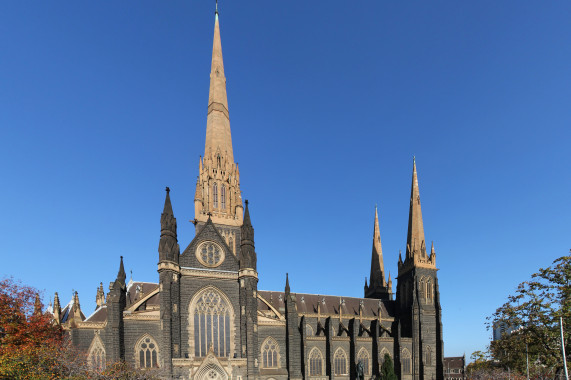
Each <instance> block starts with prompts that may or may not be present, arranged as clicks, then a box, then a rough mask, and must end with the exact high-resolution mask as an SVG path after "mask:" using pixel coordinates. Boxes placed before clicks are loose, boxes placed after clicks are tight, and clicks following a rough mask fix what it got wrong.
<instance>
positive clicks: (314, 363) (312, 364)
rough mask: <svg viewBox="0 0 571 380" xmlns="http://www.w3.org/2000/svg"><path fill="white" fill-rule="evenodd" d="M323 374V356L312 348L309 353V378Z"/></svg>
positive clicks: (316, 349)
mask: <svg viewBox="0 0 571 380" xmlns="http://www.w3.org/2000/svg"><path fill="white" fill-rule="evenodd" d="M322 374H323V355H321V351H319V349H318V348H316V347H314V348H313V349H312V350H311V351H310V352H309V376H321V375H322Z"/></svg>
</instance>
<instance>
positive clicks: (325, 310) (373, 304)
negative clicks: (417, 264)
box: [258, 290, 395, 318]
mask: <svg viewBox="0 0 571 380" xmlns="http://www.w3.org/2000/svg"><path fill="white" fill-rule="evenodd" d="M258 294H259V295H260V296H261V297H262V298H264V299H265V300H266V301H267V302H268V303H269V304H271V305H272V307H274V308H276V309H277V310H278V311H280V312H281V313H284V312H285V302H284V299H285V293H284V292H272V291H268V290H260V291H258ZM292 294H293V295H294V296H295V297H296V304H297V311H298V313H304V314H317V305H318V303H320V304H321V314H339V307H340V303H341V308H342V312H343V316H348V318H349V317H350V316H358V315H359V305H360V303H361V302H362V303H363V317H367V318H377V317H378V315H377V314H378V310H379V304H380V305H381V317H385V318H386V317H388V318H394V316H395V312H394V310H395V307H394V304H395V301H390V300H377V299H371V298H355V297H343V296H330V295H320V294H307V293H292ZM258 309H259V310H265V309H268V306H267V305H265V304H264V303H263V302H262V301H258Z"/></svg>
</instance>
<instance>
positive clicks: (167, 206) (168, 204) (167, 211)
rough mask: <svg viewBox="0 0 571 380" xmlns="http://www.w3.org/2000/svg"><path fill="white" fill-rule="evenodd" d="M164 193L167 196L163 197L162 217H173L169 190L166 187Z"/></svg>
mask: <svg viewBox="0 0 571 380" xmlns="http://www.w3.org/2000/svg"><path fill="white" fill-rule="evenodd" d="M165 191H166V192H167V195H166V196H165V206H164V208H163V214H164V215H173V212H172V204H171V197H170V191H171V189H170V188H169V187H168V186H167V187H166V189H165Z"/></svg>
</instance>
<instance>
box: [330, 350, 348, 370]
mask: <svg viewBox="0 0 571 380" xmlns="http://www.w3.org/2000/svg"><path fill="white" fill-rule="evenodd" d="M333 361H334V367H335V375H346V374H347V354H346V353H345V351H344V350H343V349H342V348H338V349H337V351H335V355H333Z"/></svg>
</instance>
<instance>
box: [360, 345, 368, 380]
mask: <svg viewBox="0 0 571 380" xmlns="http://www.w3.org/2000/svg"><path fill="white" fill-rule="evenodd" d="M359 362H361V363H363V374H364V375H365V376H368V375H369V373H370V371H369V351H367V349H366V348H365V347H363V348H361V349H360V350H359V353H358V354H357V363H359Z"/></svg>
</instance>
